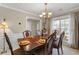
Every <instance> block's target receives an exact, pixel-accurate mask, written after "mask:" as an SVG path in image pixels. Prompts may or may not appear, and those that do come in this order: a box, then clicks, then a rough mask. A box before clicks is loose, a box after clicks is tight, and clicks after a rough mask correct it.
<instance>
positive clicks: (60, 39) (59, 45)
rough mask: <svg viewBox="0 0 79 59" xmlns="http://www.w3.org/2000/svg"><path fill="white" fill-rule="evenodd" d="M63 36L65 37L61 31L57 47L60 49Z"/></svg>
mask: <svg viewBox="0 0 79 59" xmlns="http://www.w3.org/2000/svg"><path fill="white" fill-rule="evenodd" d="M64 35H65V32H64V31H63V32H62V33H61V34H60V38H59V42H58V47H61V46H62V42H63V38H64Z"/></svg>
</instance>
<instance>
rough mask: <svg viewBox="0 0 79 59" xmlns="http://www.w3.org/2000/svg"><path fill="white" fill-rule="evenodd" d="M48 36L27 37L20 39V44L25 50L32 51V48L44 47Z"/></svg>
mask: <svg viewBox="0 0 79 59" xmlns="http://www.w3.org/2000/svg"><path fill="white" fill-rule="evenodd" d="M46 40H47V38H46V37H41V36H39V37H38V36H34V37H31V36H30V37H27V38H20V39H18V44H19V46H20V47H21V48H22V49H23V50H24V51H25V52H30V51H32V50H34V49H35V50H36V49H39V48H41V47H43V46H44V45H45V43H46Z"/></svg>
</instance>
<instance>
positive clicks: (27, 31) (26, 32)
mask: <svg viewBox="0 0 79 59" xmlns="http://www.w3.org/2000/svg"><path fill="white" fill-rule="evenodd" d="M29 35H30V31H29V30H26V31H24V32H23V36H24V38H26V37H28V36H29Z"/></svg>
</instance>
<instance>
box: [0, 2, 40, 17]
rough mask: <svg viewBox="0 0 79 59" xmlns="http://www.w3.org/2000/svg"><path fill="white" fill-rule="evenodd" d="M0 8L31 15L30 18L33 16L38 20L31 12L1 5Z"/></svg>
mask: <svg viewBox="0 0 79 59" xmlns="http://www.w3.org/2000/svg"><path fill="white" fill-rule="evenodd" d="M0 6H1V7H5V8H8V9H11V10H14V11H18V12H22V13H25V14H28V15H31V16H34V17H37V18H39V17H38V16H37V15H36V14H34V13H31V12H28V11H24V10H21V9H18V8H13V7H9V6H7V5H3V4H1V3H0Z"/></svg>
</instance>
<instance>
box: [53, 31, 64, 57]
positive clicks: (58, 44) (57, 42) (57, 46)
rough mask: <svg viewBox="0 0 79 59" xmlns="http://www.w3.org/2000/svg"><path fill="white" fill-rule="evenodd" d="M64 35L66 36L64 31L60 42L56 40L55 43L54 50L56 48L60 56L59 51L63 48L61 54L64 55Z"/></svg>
mask: <svg viewBox="0 0 79 59" xmlns="http://www.w3.org/2000/svg"><path fill="white" fill-rule="evenodd" d="M64 35H65V32H64V31H63V32H62V33H61V34H60V37H59V39H58V40H54V41H53V45H52V46H53V48H56V49H57V51H58V55H59V54H60V52H59V49H60V48H61V52H62V54H63V48H62V42H63V39H64Z"/></svg>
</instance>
